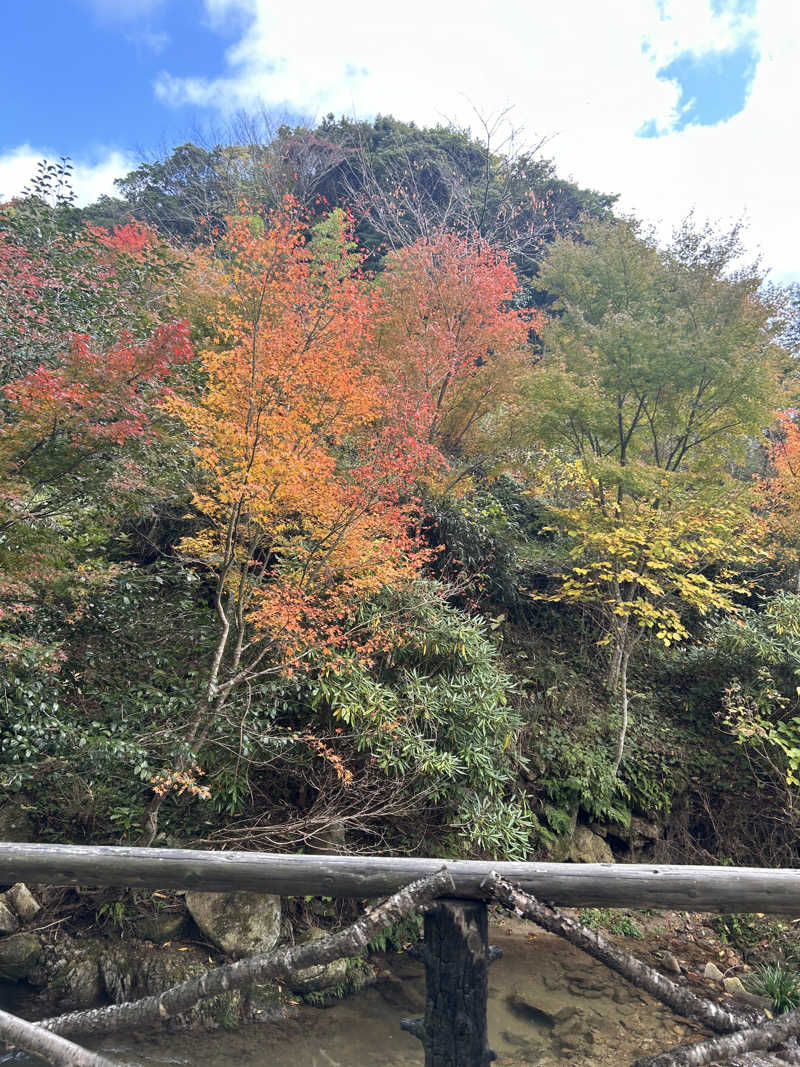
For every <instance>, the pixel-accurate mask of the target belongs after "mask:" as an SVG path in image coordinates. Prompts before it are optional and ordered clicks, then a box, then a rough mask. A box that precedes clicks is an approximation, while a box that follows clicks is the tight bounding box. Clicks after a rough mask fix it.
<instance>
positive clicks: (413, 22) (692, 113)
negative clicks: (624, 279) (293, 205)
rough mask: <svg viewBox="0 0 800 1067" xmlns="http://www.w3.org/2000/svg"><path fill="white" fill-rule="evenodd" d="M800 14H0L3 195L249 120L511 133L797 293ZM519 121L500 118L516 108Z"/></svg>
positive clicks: (108, 187)
mask: <svg viewBox="0 0 800 1067" xmlns="http://www.w3.org/2000/svg"><path fill="white" fill-rule="evenodd" d="M798 48H800V4H796V3H794V2H790V0H560V3H559V5H557V6H556V7H553V5H546V6H544V5H542V6H541V7H540V6H539V5H535V4H531V3H530V2H529V0H491V2H490V0H437V2H436V3H435V4H431V3H430V2H429V0H404V3H403V4H402V5H393V6H391V7H390V6H388V5H379V4H375V3H374V0H339V2H338V4H336V5H331V4H330V3H329V2H326V3H324V4H323V3H322V2H321V0H304V3H303V4H302V5H296V4H295V5H290V4H288V3H287V2H286V0H10V2H9V3H8V4H6V5H4V12H3V34H2V39H0V91H2V93H3V99H4V100H5V101H14V103H13V104H12V105H8V104H6V106H5V107H4V108H3V109H2V111H0V196H3V195H5V196H8V195H11V194H12V193H13V192H15V191H17V190H18V189H19V188H21V186H22V185H23V184H24V183H25V181H27V180H29V178H30V176H31V174H32V172H33V169H34V167H35V162H36V160H37V159H38V158H41V157H42V156H43V155H49V156H51V157H52V156H58V155H69V156H71V157H72V158H73V160H74V161H75V166H76V186H77V188H78V192H79V194H80V196H81V198H82V199H84V200H85V199H91V198H93V197H94V196H96V195H98V193H99V192H100V191H112V182H113V178H114V177H115V176H118V175H119V174H121V173H124V172H125V171H126V170H127V169H129V168H130V167H132V166H134V165H136V164H137V163H138V162H139V161H141V159H142V158H147V157H152V155H153V154H159V153H161V152H163V150H165V149H168V148H169V147H171V146H172V145H174V144H177V143H180V142H182V141H185V140H187V139H200V138H202V137H206V138H209V137H211V138H212V139H213V132H214V131H221V130H223V129H224V127H225V125H226V124H228V123H230V122H231V120H232V119H233V117H234V116H235V114H236V113H237V111H239V110H240V109H244V110H252V109H256V108H260V107H265V108H266V109H267V110H268V111H272V112H274V113H276V114H278V115H279V116H284V115H286V114H287V113H288V114H291V115H299V114H301V113H305V114H309V115H312V116H313V115H322V114H325V113H327V112H329V111H333V112H334V113H336V114H348V115H351V116H355V115H358V116H369V115H371V114H374V113H376V112H383V113H392V114H395V115H397V116H398V117H401V118H406V119H415V120H417V121H418V122H422V123H425V122H437V121H438V122H441V121H447V120H454V121H456V122H458V123H459V124H461V125H472V127H473V129H474V130H476V131H480V130H481V129H482V128H483V125H482V120H487V121H488V125H489V126H492V125H493V124H494V123H495V120H496V119H497V118H498V116H500V115H501V114H504V115H505V118H504V120H503V121H500V122H499V123H498V124H497V129H496V130H495V134H494V136H495V141H496V142H498V143H499V140H501V139H502V138H503V137H504V136H506V135H507V134H508V133H509V131H510V130H511V129H512V128H517V129H518V128H519V127H523V128H524V131H525V132H524V134H522V135H519V134H518V137H519V136H521V137H522V138H523V139H525V140H527V141H528V142H533V143H537V142H538V141H540V140H541V139H544V140H545V141H546V145H545V148H544V152H545V154H547V155H550V156H552V157H554V158H555V160H556V163H557V165H558V167H559V170H560V171H561V172H562V173H564V174H565V175H567V176H572V177H574V178H575V179H576V180H578V181H580V182H581V183H583V184H587V185H593V186H595V187H597V188H601V189H604V190H608V191H616V192H619V193H620V194H621V197H622V204H623V207H624V208H625V209H626V210H631V211H635V212H637V213H638V214H640V215H643V216H644V217H645V218H647V219H649V220H651V221H653V223H654V224H656V225H657V226H660V227H661V228H668V227H669V226H670V225H671V224H674V223H675V222H677V221H678V220H679V219H680V218H681V217H683V216H684V215H685V214H686V213H687V212H688V211H690V210H692V209H694V210H695V211H696V213H697V214H698V216H699V217H701V218H718V219H720V221H723V222H724V221H726V220H729V219H733V218H736V217H738V216H740V215H742V214H744V215H746V217H747V218H749V220H750V234H751V238H750V239H751V245H752V248H753V250H754V251H755V250H757V249H761V250H762V251H763V253H764V257H765V260H766V261H767V262H768V263H769V264H771V265H772V266H773V267H774V269H775V272H776V275H777V276H778V277H781V278H783V277H788V276H792V275H794V274H798V276H800V253H798V252H797V249H798V248H800V232H798V223H797V210H796V193H795V189H796V184H797V183H796V179H795V175H796V173H797V163H798V162H800V160H796V159H795V158H794V157H795V155H796V154H797V152H796V150H795V148H794V143H795V142H796V140H797V137H796V129H797V126H798V119H799V118H800V114H798V103H797V100H798V93H797V76H796V74H795V62H796V55H797V52H798ZM509 109H510V110H509Z"/></svg>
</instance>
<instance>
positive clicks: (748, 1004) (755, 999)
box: [731, 992, 773, 1012]
mask: <svg viewBox="0 0 800 1067" xmlns="http://www.w3.org/2000/svg"><path fill="white" fill-rule="evenodd" d="M731 996H732V997H733V1000H734V1001H735V1003H736V1007H737V1008H740V1009H741V1010H742V1011H753V1009H755V1010H756V1011H769V1012H772V1011H773V1002H772V997H760V996H759V995H758V994H757V993H749V992H746V993H732V994H731Z"/></svg>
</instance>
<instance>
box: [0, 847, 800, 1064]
mask: <svg viewBox="0 0 800 1067" xmlns="http://www.w3.org/2000/svg"><path fill="white" fill-rule="evenodd" d="M444 864H446V865H447V868H448V871H449V872H450V874H451V876H452V878H453V882H454V884H455V893H454V895H453V897H452V898H448V899H446V900H439V901H437V903H436V904H435V906H434V907H433V908H431V909H430V910H429V911H428V912H427V913H426V915H425V951H424V960H425V977H426V1010H425V1018H424V1019H420V1020H405V1022H404V1025H405V1028H406V1029H408V1030H410V1031H411V1032H412V1033H414V1034H416V1035H417V1036H418V1037H420V1038H421V1039H423V1043H424V1046H425V1063H426V1067H484V1065H488V1064H489V1063H490V1062H491V1060H492V1059H493V1058H494V1054H493V1053H492V1052H491V1051H490V1049H489V1047H488V1042H487V1030H486V1003H487V993H488V966H489V962H490V960H491V958H492V954H491V952H490V949H489V945H488V939H487V931H488V917H487V906H486V900H485V898H486V894H485V892H484V891H483V890H482V888H481V885H482V883H483V881H484V879H486V878H487V876H488V875H489V874H490V873H491V872H492V871H496V872H497V873H498V874H499V875H500V876H501V877H503V878H505V879H507V880H508V881H511V882H514V883H516V884H517V885H519V886H520V887H521V888H522V889H523V890H525V891H526V892H528V893H531V894H533V895H534V896H536V897H538V898H539V899H540V900H543V901H547V902H548V903H552V904H554V905H557V906H562V907H564V906H572V907H584V906H589V905H591V906H600V907H612V908H680V909H683V910H686V911H716V912H767V913H769V914H776V915H789V916H792V917H799V916H800V870H770V869H765V868H757V867H695V866H659V865H657V864H606V863H587V864H572V863H490V862H479V861H473V860H457V861H451V860H441V859H433V858H417V857H413V858H405V857H403V858H393V857H383V856H340V855H337V856H331V855H324V856H323V855H312V856H293V855H283V854H272V853H261V852H210V851H199V850H188V849H157V848H123V847H95V846H79V845H33V844H31V845H28V844H3V843H0V882H3V883H7V884H8V883H13V882H28V883H31V884H34V885H35V884H48V885H76V886H120V887H137V888H145V889H195V890H206V891H209V892H211V891H213V892H225V891H236V890H247V891H249V892H256V893H275V894H278V895H280V896H308V895H310V896H331V897H355V898H358V899H363V898H368V897H379V896H386V895H389V894H391V893H394V892H396V891H397V890H399V889H401V888H402V887H403V886H405V885H407V884H408V883H409V882H412V881H415V880H416V879H419V878H424V877H425V876H427V875H430V874H433V873H435V871H437V870H439V869H440V868H441V867H442V866H443V865H444Z"/></svg>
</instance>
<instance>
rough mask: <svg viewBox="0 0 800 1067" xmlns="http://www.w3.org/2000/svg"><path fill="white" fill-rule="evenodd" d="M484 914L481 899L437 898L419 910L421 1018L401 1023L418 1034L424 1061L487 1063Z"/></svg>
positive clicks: (454, 1065) (447, 1065)
mask: <svg viewBox="0 0 800 1067" xmlns="http://www.w3.org/2000/svg"><path fill="white" fill-rule="evenodd" d="M488 927H489V922H488V915H487V909H486V904H485V903H484V901H482V900H449V899H448V900H437V901H436V902H435V903H434V904H432V905H431V907H430V909H429V910H428V911H427V912H426V914H425V948H424V952H423V959H424V961H425V993H426V997H425V1018H424V1020H423V1019H404V1020H403V1021H402V1023H401V1026H402V1027H403V1028H404V1029H405V1030H408V1031H409V1032H410V1033H412V1034H414V1036H415V1037H418V1038H419V1039H420V1041H421V1042H422V1044H423V1047H424V1049H425V1067H488V1065H489V1064H490V1063H491V1062H492V1060H493V1059H494V1058H495V1054H494V1052H492V1050H491V1049H490V1048H489V1043H488V1038H487V1029H486V1003H487V998H488V993H489V982H488V970H489V945H488V940H487V938H488Z"/></svg>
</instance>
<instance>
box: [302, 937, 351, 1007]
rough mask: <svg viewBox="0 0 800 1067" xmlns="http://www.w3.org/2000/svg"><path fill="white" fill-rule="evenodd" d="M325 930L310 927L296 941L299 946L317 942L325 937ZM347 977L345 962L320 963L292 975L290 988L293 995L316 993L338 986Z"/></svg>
mask: <svg viewBox="0 0 800 1067" xmlns="http://www.w3.org/2000/svg"><path fill="white" fill-rule="evenodd" d="M327 936H328V935H327V933H326V931H325V930H320V928H319V927H318V926H312V927H310V928H309V929H308V930H306V932H305V933H304V934H303V935H302V936H301V937H300V938H299V939H298V943H299V944H306V943H307V942H309V941H318V940H319V939H320V938H321V937H327ZM346 977H347V960H334V961H333V963H320V964H318V965H317V966H315V967H305V968H304V969H303V970H302V971H298V972H297V973H296V974H294V975H292V981H291V988H292V990H293V991H294V992H295V993H316V992H318V991H319V990H321V989H330V988H331V986H336V985H340V984H341V983H342V982H343V981H344V980H345V978H346Z"/></svg>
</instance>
